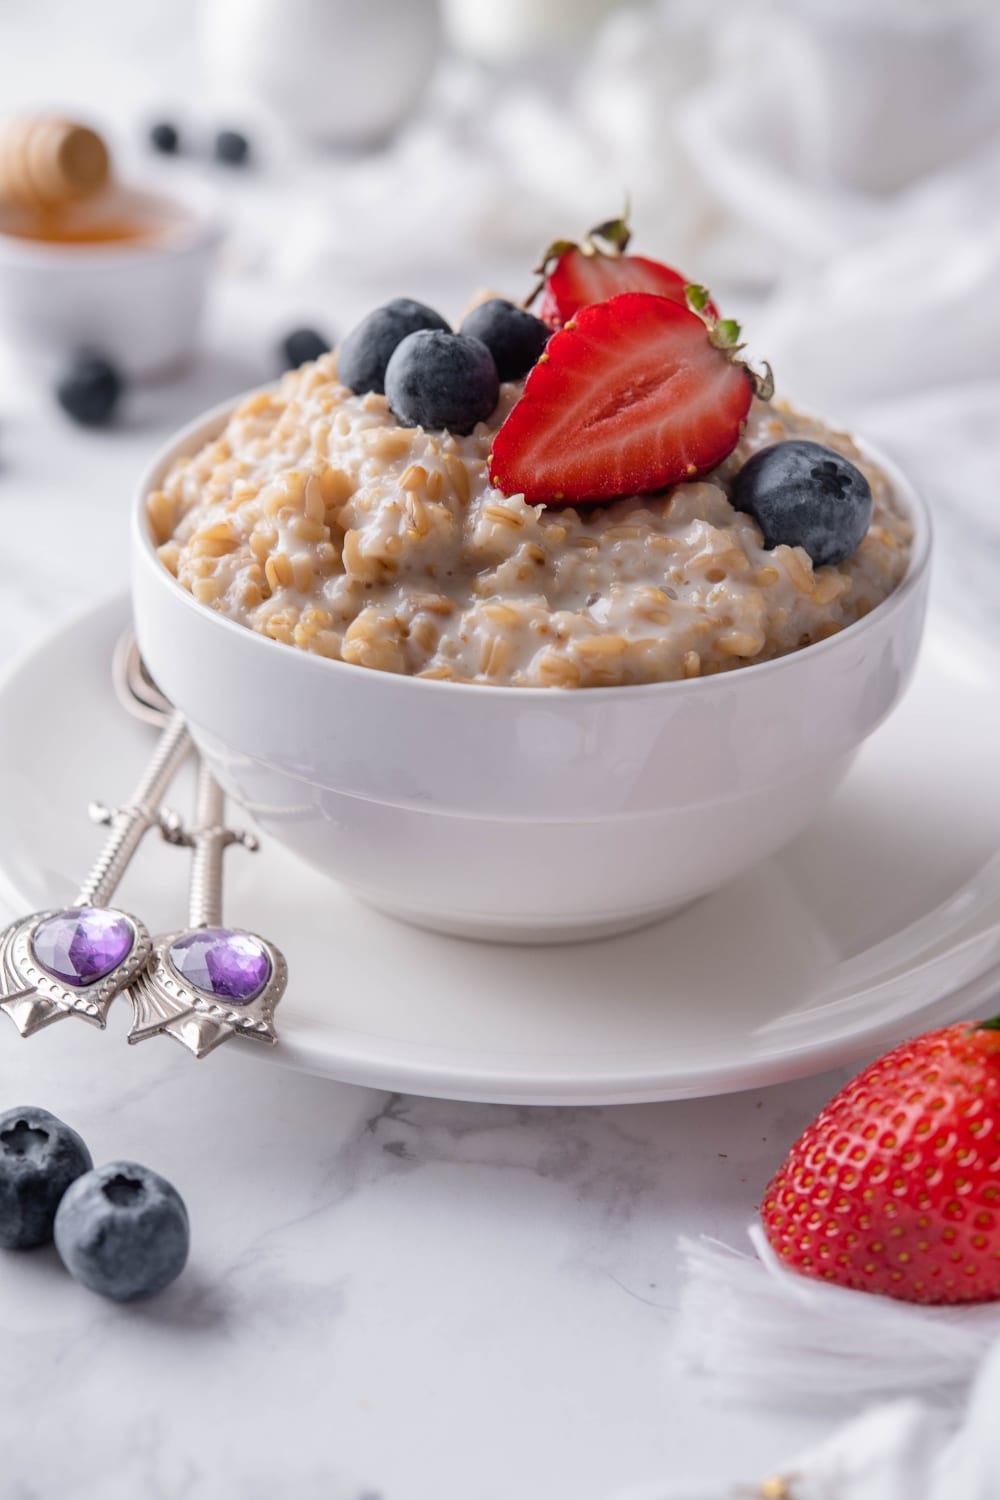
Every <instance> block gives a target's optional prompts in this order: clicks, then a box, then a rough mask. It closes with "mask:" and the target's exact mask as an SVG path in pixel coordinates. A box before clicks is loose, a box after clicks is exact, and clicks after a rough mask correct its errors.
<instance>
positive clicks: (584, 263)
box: [538, 245, 687, 328]
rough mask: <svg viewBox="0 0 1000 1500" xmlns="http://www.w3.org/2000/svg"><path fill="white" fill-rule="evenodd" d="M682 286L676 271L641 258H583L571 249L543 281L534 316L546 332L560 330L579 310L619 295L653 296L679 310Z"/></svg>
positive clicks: (585, 254) (682, 278)
mask: <svg viewBox="0 0 1000 1500" xmlns="http://www.w3.org/2000/svg"><path fill="white" fill-rule="evenodd" d="M686 286H687V280H686V279H685V277H683V276H682V275H681V273H680V272H679V271H675V270H673V268H672V267H671V266H664V265H661V264H660V262H659V261H656V260H647V259H646V257H645V256H643V255H613V256H612V255H602V254H601V253H600V252H597V253H596V254H587V252H586V251H584V250H581V249H580V248H579V246H577V245H574V247H573V248H572V250H564V251H563V253H562V255H560V257H559V259H558V260H557V261H556V263H555V265H554V266H553V267H552V270H551V271H550V272H549V274H548V276H547V277H546V279H545V290H544V292H543V293H542V300H541V304H540V306H539V309H538V316H539V317H540V318H541V319H542V321H543V322H544V323H548V325H549V327H550V328H562V327H563V326H564V324H566V323H568V322H569V321H570V319H571V318H573V317H575V316H576V314H577V313H578V312H579V311H580V309H581V308H583V307H590V305H591V304H592V303H594V302H606V301H607V300H608V298H609V297H617V296H618V295H619V293H621V292H654V293H656V295H657V296H660V297H669V298H670V300H671V302H679V303H680V304H681V306H683V305H684V288H685V287H686Z"/></svg>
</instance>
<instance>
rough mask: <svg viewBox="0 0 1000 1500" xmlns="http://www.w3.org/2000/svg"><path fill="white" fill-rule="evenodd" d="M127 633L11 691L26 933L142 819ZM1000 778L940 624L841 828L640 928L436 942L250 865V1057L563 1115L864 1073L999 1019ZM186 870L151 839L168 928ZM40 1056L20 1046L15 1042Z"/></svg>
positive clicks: (970, 687)
mask: <svg viewBox="0 0 1000 1500" xmlns="http://www.w3.org/2000/svg"><path fill="white" fill-rule="evenodd" d="M127 616H128V605H127V601H126V600H125V599H123V598H116V599H113V600H110V601H108V602H106V603H104V604H102V605H100V606H99V607H97V608H95V609H92V610H91V611H90V612H88V613H87V614H86V615H84V616H82V617H79V618H78V619H76V620H75V621H72V622H71V623H69V624H68V625H65V626H64V627H63V628H62V629H60V630H59V631H58V632H57V633H56V634H54V635H53V636H51V637H50V638H49V639H48V640H47V641H45V642H44V643H43V644H42V645H40V646H39V647H37V648H36V649H35V650H34V651H33V652H32V653H31V654H30V655H29V656H28V657H26V658H24V659H23V660H22V661H21V662H19V663H18V664H17V665H16V666H15V667H14V668H13V669H12V671H11V672H10V673H9V674H8V675H7V677H6V678H5V680H4V681H3V683H2V684H0V789H2V795H0V896H2V898H3V900H4V902H5V903H6V904H7V905H8V906H9V907H10V909H11V910H10V915H14V914H17V913H19V912H21V911H24V912H28V911H32V910H39V909H42V908H48V907H53V906H58V905H61V904H64V903H66V902H68V901H70V900H72V898H73V896H74V894H75V891H76V887H77V885H78V884H79V883H80V881H81V880H82V878H83V876H84V874H85V872H86V870H87V868H88V866H89V865H90V863H91V861H92V859H93V857H94V855H95V853H96V850H97V847H98V845H99V842H100V833H99V831H98V830H96V829H95V828H94V827H93V825H92V824H91V823H90V822H89V821H88V818H87V812H86V809H87V804H88V802H90V801H91V800H92V799H95V798H96V799H99V800H102V801H104V802H107V803H112V804H113V803H114V802H115V801H116V800H123V799H124V798H125V796H126V795H127V793H128V792H129V791H130V789H131V785H132V782H133V781H134V780H135V778H136V776H137V774H138V772H139V770H140V768H141V766H142V764H143V761H144V758H145V757H146V755H147V754H148V752H149V749H150V745H151V736H152V731H151V730H150V729H148V728H147V727H145V726H143V725H141V724H139V723H136V722H134V721H133V720H131V719H129V718H127V717H126V716H125V715H124V714H123V712H122V710H121V709H120V708H119V707H118V705H117V703H116V701H115V699H114V696H113V693H112V689H111V683H110V676H109V666H108V664H109V660H110V654H111V647H112V644H113V642H114V640H115V638H116V636H117V634H118V633H119V631H120V630H121V628H122V627H123V626H124V624H125V622H126V620H127ZM998 765H1000V656H997V655H996V654H995V653H994V652H993V650H992V649H991V648H989V647H988V646H987V645H986V644H985V643H984V641H983V640H981V639H979V638H977V637H975V636H974V635H973V634H971V633H969V632H968V631H967V630H966V629H965V628H964V627H960V626H958V625H956V624H955V623H954V622H953V621H951V620H949V619H948V618H947V617H942V616H941V615H940V614H935V613H933V612H932V616H931V620H930V623H929V630H928V637H927V642H926V645H925V648H924V652H923V656H922V658H921V663H920V666H919V669H918V673H917V677H916V680H915V682H914V684H913V687H912V688H911V690H910V692H909V694H908V696H907V697H906V699H905V701H904V703H903V704H902V706H901V707H900V708H899V709H898V710H897V712H896V713H895V714H894V715H893V717H892V719H891V720H890V721H889V722H888V723H887V724H886V725H884V726H883V728H882V729H881V730H880V731H879V732H878V733H877V734H876V735H875V736H874V737H873V739H872V740H871V741H870V742H869V743H868V744H867V745H866V747H865V748H864V750H863V751H862V754H861V756H860V757H859V759H858V761H857V763H856V765H855V767H854V769H853V770H852V772H851V774H850V776H849V777H848V780H847V782H846V783H845V785H844V786H843V787H842V789H841V790H840V792H839V793H838V794H837V796H836V797H835V799H834V800H833V802H832V803H831V804H830V806H829V808H828V810H827V812H826V814H825V815H824V816H823V817H822V819H821V820H820V821H819V822H818V823H816V824H815V825H814V826H813V827H812V828H811V829H810V830H809V831H808V832H807V833H806V834H804V835H803V836H801V837H800V838H799V839H797V840H796V841H795V842H794V843H793V844H791V845H790V846H789V847H788V848H787V849H786V850H784V852H783V853H781V854H780V855H778V856H777V857H775V858H773V859H771V860H769V861H767V862H766V863H765V864H763V865H761V866H759V867H758V868H757V869H756V870H755V871H753V872H751V874H749V875H747V876H744V877H743V878H742V879H740V880H738V881H736V882H734V883H733V884H731V885H729V886H727V887H726V888H725V889H724V890H721V891H719V892H718V893H716V894H715V895H713V896H710V897H707V898H705V899H704V900H702V901H700V902H698V903H697V904H696V905H695V906H693V907H691V908H689V909H688V910H687V911H685V912H683V913H681V914H680V915H679V916H675V917H673V918H672V919H670V920H668V921H666V922H663V923H660V924H659V925H658V926H655V927H650V928H646V929H645V930H644V931H641V932H637V933H632V934H629V935H627V936H625V937H619V938H611V939H606V940H604V941H601V942H595V943H582V944H575V945H572V946H565V947H556V948H531V947H501V946H492V945H489V944H482V943H474V942H467V941H464V940H462V939H456V938H446V937H440V936H435V935H433V934H431V933H427V932H422V931H419V930H417V929H415V928H410V927H407V926H405V925H403V924H402V923H398V922H396V921H394V920H393V919H391V918H389V917H385V916H382V915H379V914H378V913H376V912H374V911H371V910H369V909H367V908H366V907H364V906H362V905H360V904H358V903H357V902H356V901H355V900H354V899H353V898H352V897H350V896H348V895H347V894H346V893H345V892H344V891H342V890H341V889H339V888H338V887H337V886H336V885H334V884H332V883H330V882H327V881H325V880H324V879H323V878H322V877H321V876H318V875H317V874H316V873H315V872H313V871H312V870H310V869H309V868H307V867H306V866H305V865H303V864H300V863H299V862H298V861H297V860H296V859H294V858H293V857H292V856H291V855H289V854H287V853H285V852H284V851H283V850H282V849H280V848H279V847H277V846H276V845H275V844H274V843H273V842H272V841H268V842H267V844H266V845H265V847H264V848H263V850H262V851H261V853H260V854H258V855H256V856H250V855H247V854H245V853H244V852H242V851H240V850H233V851H232V852H231V853H230V854H229V855H227V878H226V920H227V921H228V922H230V923H232V924H234V925H237V926H241V927H248V928H250V929H252V930H254V931H257V932H260V933H261V934H262V935H263V936H265V937H268V938H271V939H272V940H273V941H274V942H276V943H277V944H278V945H279V946H280V947H281V948H282V949H283V950H284V952H285V954H286V955H287V957H288V961H289V969H290V983H289V990H288V994H287V996H286V998H285V1000H284V1001H283V1002H282V1004H281V1007H280V1009H279V1011H278V1013H277V1017H276V1021H277V1027H278V1030H279V1032H280V1036H281V1041H280V1044H279V1045H278V1046H277V1047H275V1048H273V1049H266V1048H264V1047H260V1048H259V1049H257V1048H254V1047H253V1044H251V1043H244V1042H238V1041H234V1042H233V1043H232V1044H231V1045H232V1046H233V1047H237V1046H239V1047H241V1049H243V1050H244V1051H248V1052H249V1051H251V1050H255V1051H257V1052H258V1055H260V1056H262V1057H263V1058H265V1059H266V1060H269V1061H272V1062H276V1063H284V1064H287V1065H290V1066H293V1067H299V1068H304V1069H307V1070H308V1071H309V1072H312V1073H317V1074H321V1075H324V1076H326V1077H329V1078H335V1079H341V1080H344V1081H346V1082H350V1083H358V1084H366V1085H370V1086H372V1087H376V1088H381V1089H393V1090H400V1091H404V1092H408V1093H418V1094H427V1095H435V1096H439V1097H443V1098H454V1099H473V1100H486V1101H493V1102H498V1103H499V1102H504V1103H525V1104H546V1105H553V1104H567V1105H568V1104H609V1103H618V1102H623V1101H628V1100H652V1099H674V1098H684V1097H693V1096H697V1095H709V1094H718V1093H725V1092H729V1091H732V1090H736V1089H745V1088H753V1087H760V1086H763V1085H765V1084H770V1083H776V1082H780V1081H783V1080H786V1079H790V1078H794V1077H799V1076H801V1075H803V1074H807V1073H812V1072H818V1071H820V1070H821V1069H824V1068H828V1067H832V1066H834V1065H837V1064H840V1063H845V1062H849V1061H852V1060H854V1059H855V1058H858V1057H860V1056H863V1055H865V1054H870V1053H872V1052H874V1051H875V1050H877V1049H878V1048H879V1047H880V1046H882V1045H884V1044H886V1043H888V1042H891V1041H892V1040H894V1039H896V1038H898V1037H900V1036H903V1035H906V1034H908V1033H912V1032H915V1031H919V1030H921V1029H924V1028H925V1027H928V1026H931V1025H936V1024H940V1023H942V1022H944V1021H946V1020H950V1019H953V1018H956V1017H958V1016H960V1015H964V1014H970V1015H973V1014H978V1013H980V1012H982V1011H983V1009H984V1007H985V1006H987V1005H988V1002H989V997H990V996H991V994H992V993H993V991H994V989H996V988H997V987H998V986H1000V975H998V972H997V971H998V966H1000V856H998V855H997V853H996V851H998V850H1000V795H998V791H997V770H996V768H997V766H998ZM192 784H193V778H191V777H190V776H188V775H187V774H185V777H184V778H183V779H182V781H181V782H179V783H178V785H177V787H176V788H175V791H174V794H173V797H172V798H171V803H172V805H174V806H177V807H178V808H179V809H180V810H181V811H182V812H183V811H185V810H186V809H187V806H188V803H189V800H190V795H191V787H192ZM238 820H239V814H238V809H231V810H230V821H238ZM187 874H188V868H187V861H186V858H185V856H184V854H183V853H182V852H180V851H178V850H176V849H171V848H168V847H167V846H166V845H164V844H162V843H161V842H160V841H159V840H157V839H156V838H155V837H153V836H151V837H150V838H149V840H148V841H147V843H146V844H145V845H144V847H143V849H142V850H141V851H140V854H139V856H138V858H137V860H136V861H135V864H134V865H133V867H132V869H131V870H130V871H129V873H128V875H127V877H126V880H125V882H124V884H123V886H122V889H121V892H120V894H119V897H118V898H117V899H118V900H119V901H120V902H121V904H122V905H124V906H125V907H126V909H130V910H134V911H136V912H137V913H138V914H140V915H141V916H142V917H143V918H144V920H145V921H146V922H147V924H148V925H149V926H150V928H151V929H152V930H154V931H158V930H164V929H168V928H170V927H174V926H176V925H177V923H178V922H179V921H183V919H184V914H185V908H186V880H187ZM608 878H609V879H613V878H614V871H612V870H609V871H608ZM119 1003H120V1004H124V1002H119ZM67 1024H73V1023H67ZM44 1044H45V1043H44V1034H43V1037H42V1038H40V1039H37V1040H32V1041H29V1042H21V1041H19V1040H18V1038H17V1035H16V1033H15V1031H14V1029H13V1028H12V1027H11V1028H9V1034H6V1035H2V1041H0V1045H4V1046H44ZM147 1045H150V1046H163V1047H166V1046H168V1045H169V1044H168V1042H167V1041H166V1040H160V1041H156V1042H150V1043H148V1044H147ZM214 1065H215V1064H214V1063H213V1062H212V1061H208V1062H206V1063H204V1064H202V1066H206V1067H212V1066H214Z"/></svg>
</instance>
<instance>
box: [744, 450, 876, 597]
mask: <svg viewBox="0 0 1000 1500" xmlns="http://www.w3.org/2000/svg"><path fill="white" fill-rule="evenodd" d="M732 503H733V505H734V507H735V508H736V509H737V510H742V511H746V512H747V514H748V515H751V516H753V518H754V520H755V521H756V522H757V524H758V526H759V527H760V529H761V531H762V532H763V534H764V545H765V546H766V547H777V546H781V545H782V544H784V545H785V546H788V547H802V548H804V550H805V551H806V552H808V554H809V556H810V557H811V558H812V562H813V566H814V567H816V568H820V567H826V566H828V565H830V564H836V563H842V562H845V561H846V560H847V558H849V557H850V556H851V554H852V553H853V552H855V551H856V550H857V548H858V547H859V546H860V545H861V542H862V540H863V538H864V535H865V533H866V531H867V530H868V527H869V525H870V523H871V518H872V506H873V501H872V492H871V486H870V485H869V483H868V480H867V479H866V478H865V476H864V475H863V474H862V473H861V470H860V469H858V468H856V467H855V465H854V464H852V463H851V462H850V460H849V459H846V458H845V457H844V456H843V454H842V453H835V452H834V450H833V449H832V448H826V447H824V445H823V444H822V443H813V442H808V441H803V440H801V439H799V440H793V441H791V442H787V443H775V444H774V445H773V446H772V447H770V448H763V449H762V450H761V451H760V452H758V453H755V454H754V455H753V457H752V458H751V459H749V460H748V461H747V463H745V464H744V466H743V468H742V469H741V470H740V472H739V473H738V474H737V476H736V480H735V482H734V484H733V493H732Z"/></svg>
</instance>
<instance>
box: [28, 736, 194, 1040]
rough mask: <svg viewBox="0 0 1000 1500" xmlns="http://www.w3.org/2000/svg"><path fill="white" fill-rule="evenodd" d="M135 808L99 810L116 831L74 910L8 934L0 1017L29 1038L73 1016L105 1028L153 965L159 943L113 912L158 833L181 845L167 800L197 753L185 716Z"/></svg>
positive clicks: (49, 914)
mask: <svg viewBox="0 0 1000 1500" xmlns="http://www.w3.org/2000/svg"><path fill="white" fill-rule="evenodd" d="M161 723H162V724H163V728H162V733H161V735H160V738H159V740H158V741H157V745H156V749H155V750H154V752H153V754H152V756H151V757H150V760H149V763H148V765H147V766H146V769H145V770H144V772H143V774H142V776H141V777H140V778H139V781H138V783H137V785H136V787H135V790H134V791H133V793H132V796H131V797H130V798H129V800H128V801H127V802H126V803H125V804H124V805H123V806H122V807H119V808H115V809H114V810H112V809H109V808H106V807H103V806H101V805H100V804H94V805H92V807H91V809H90V813H91V817H92V818H93V819H94V821H95V822H98V823H102V824H104V825H105V826H107V827H108V829H109V830H110V831H109V833H108V837H107V839H106V840H105V843H104V847H103V848H102V849H101V852H100V854H99V855H98V857H97V859H96V860H95V862H94V865H93V868H92V869H91V871H90V873H89V874H88V876H87V878H86V880H85V881H84V883H83V885H82V886H81V887H80V891H79V894H78V895H77V897H76V900H75V901H74V902H73V905H72V906H69V907H64V908H61V909H55V910H51V911H41V912H33V913H32V914H31V915H30V916H27V917H21V918H19V919H18V920H17V921H16V922H13V923H11V925H10V926H9V927H7V928H5V929H4V930H3V932H0V1010H4V1011H6V1013H7V1015H8V1016H9V1017H10V1019H11V1020H12V1021H13V1023H14V1025H15V1026H16V1027H17V1029H18V1031H19V1032H20V1033H21V1035H22V1036H25V1037H27V1036H32V1035H33V1034H34V1033H35V1032H36V1031H41V1030H42V1028H43V1027H45V1026H51V1025H52V1024H53V1022H55V1021H61V1020H64V1019H65V1018H66V1017H67V1016H78V1017H79V1018H80V1019H81V1020H83V1021H89V1022H91V1023H92V1024H93V1025H95V1026H101V1027H103V1026H104V1024H105V1021H106V1018H107V1013H108V1007H109V1006H110V1004H111V1002H112V1000H113V999H114V998H115V996H116V995H118V994H120V993H121V991H122V990H124V989H125V988H126V987H127V986H128V985H129V984H130V983H131V982H132V980H133V979H135V978H136V977H137V975H138V974H140V973H141V972H142V970H143V969H144V968H145V966H146V964H147V963H148V962H149V958H150V954H151V952H152V941H151V939H150V936H149V933H148V932H147V930H146V928H145V926H144V924H143V923H142V922H140V921H139V919H138V917H134V916H132V914H131V913H130V912H126V911H121V910H119V909H118V908H117V907H113V906H110V905H109V902H110V901H111V898H112V896H113V895H114V893H115V891H116V890H117V888H118V885H119V883H120V881H121V879H122V876H123V875H124V873H125V871H126V869H127V867H128V865H129V863H130V861H131V860H132V858H133V856H134V854H135V852H136V850H137V849H138V847H139V845H140V843H141V842H142V840H143V838H144V837H145V835H146V833H147V832H148V831H149V829H150V828H159V829H160V830H161V832H162V833H163V835H164V837H165V838H167V839H169V840H170V841H172V842H175V843H176V842H179V841H180V839H181V837H182V835H181V833H180V827H179V824H178V822H177V820H176V818H174V817H173V816H172V815H171V814H168V813H165V812H164V811H163V810H162V809H161V807H160V799H161V798H162V796H163V794H164V792H165V791H166V789H167V787H168V786H169V784H170V782H171V781H172V780H173V778H174V776H175V775H176V773H177V770H178V768H179V766H180V764H181V762H182V760H183V759H184V757H185V755H186V754H187V753H188V751H189V749H190V748H191V741H190V738H189V736H188V732H187V728H186V726H185V724H184V720H183V719H182V718H181V716H180V714H178V713H173V712H171V713H170V714H169V715H168V716H167V717H166V718H165V720H164V719H162V718H161Z"/></svg>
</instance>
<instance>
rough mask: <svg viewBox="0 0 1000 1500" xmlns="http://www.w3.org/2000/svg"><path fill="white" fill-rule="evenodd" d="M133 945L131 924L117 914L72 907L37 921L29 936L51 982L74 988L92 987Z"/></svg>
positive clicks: (119, 913)
mask: <svg viewBox="0 0 1000 1500" xmlns="http://www.w3.org/2000/svg"><path fill="white" fill-rule="evenodd" d="M134 943H135V933H134V932H133V930H132V923H131V922H130V921H129V920H128V918H127V917H123V916H122V914H121V912H118V911H106V910H104V909H103V908H101V907H99V906H74V907H71V908H70V909H69V911H60V912H57V913H56V915H55V916H54V917H46V919H45V921H44V922H39V924H38V926H37V927H36V928H35V930H34V932H33V933H32V936H31V947H32V951H33V952H34V955H35V959H36V961H37V962H38V964H39V965H40V966H41V968H43V969H44V970H45V972H46V973H47V974H51V975H52V977H53V979H59V980H61V981H62V983H63V984H71V985H73V987H74V988H75V989H82V988H83V987H84V986H85V985H88V984H96V983H97V981H98V980H99V979H104V978H105V976H106V975H108V974H110V973H111V971H112V969H117V967H118V965H119V964H120V963H121V962H122V960H123V959H125V958H127V957H128V955H129V954H130V953H131V951H132V947H133V944H134Z"/></svg>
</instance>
